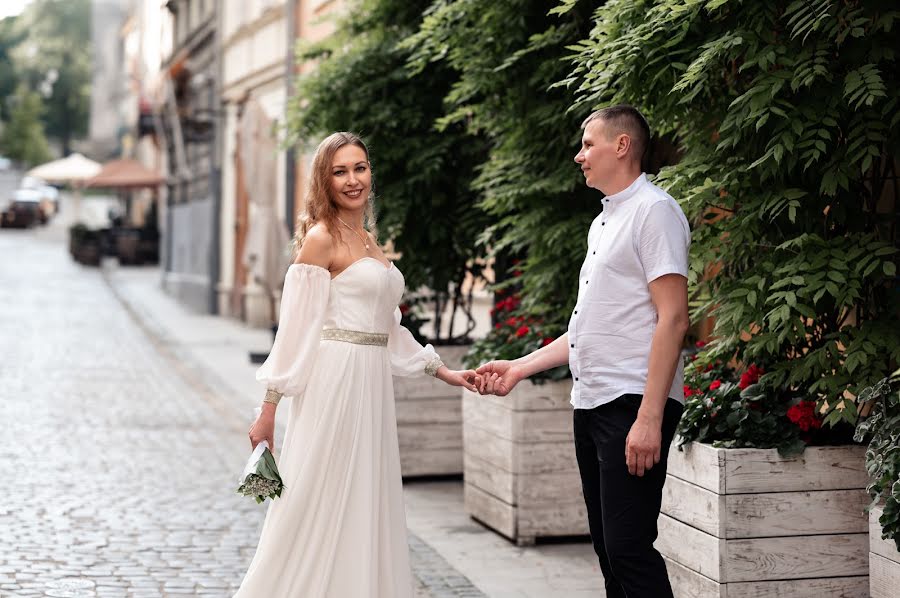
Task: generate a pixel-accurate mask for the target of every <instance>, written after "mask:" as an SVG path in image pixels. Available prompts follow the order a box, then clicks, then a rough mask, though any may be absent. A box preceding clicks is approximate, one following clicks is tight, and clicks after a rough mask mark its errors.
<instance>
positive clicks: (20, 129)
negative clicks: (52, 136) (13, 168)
mask: <svg viewBox="0 0 900 598" xmlns="http://www.w3.org/2000/svg"><path fill="white" fill-rule="evenodd" d="M10 103H11V109H12V114H11V115H10V119H9V122H8V123H6V125H5V126H4V127H3V133H2V134H0V153H2V154H3V155H5V156H6V157H7V158H10V159H11V160H16V161H17V162H21V163H23V164H25V165H27V166H35V165H37V164H41V163H43V162H46V161H47V160H49V159H50V149H49V148H48V147H47V138H46V137H44V127H43V125H42V124H41V112H42V111H43V107H42V105H41V96H39V95H38V94H37V93H36V92H33V91H28V89H27V88H25V86H24V85H20V86H19V88H18V89H17V90H16V94H15V96H13V98H12V100H11V102H10Z"/></svg>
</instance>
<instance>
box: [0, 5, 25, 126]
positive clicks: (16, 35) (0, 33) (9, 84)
mask: <svg viewBox="0 0 900 598" xmlns="http://www.w3.org/2000/svg"><path fill="white" fill-rule="evenodd" d="M23 39H25V34H24V33H23V32H22V31H19V28H18V27H16V17H6V18H5V19H3V20H0V121H4V122H5V121H8V120H9V118H10V116H11V115H12V106H10V104H9V102H8V101H7V100H8V99H9V98H11V97H12V96H13V95H14V94H15V92H16V88H17V87H18V86H19V74H18V73H17V72H16V67H15V64H14V63H13V59H12V49H13V48H15V47H16V46H17V45H19V44H20V43H21V42H22V40H23Z"/></svg>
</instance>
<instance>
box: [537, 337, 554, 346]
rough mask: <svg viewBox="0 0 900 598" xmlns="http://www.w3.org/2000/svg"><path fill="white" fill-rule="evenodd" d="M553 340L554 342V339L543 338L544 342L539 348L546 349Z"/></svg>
mask: <svg viewBox="0 0 900 598" xmlns="http://www.w3.org/2000/svg"><path fill="white" fill-rule="evenodd" d="M555 340H556V339H555V338H545V339H544V340H542V341H541V346H542V347H546V346H547V345H549V344H550V343H552V342H553V341H555Z"/></svg>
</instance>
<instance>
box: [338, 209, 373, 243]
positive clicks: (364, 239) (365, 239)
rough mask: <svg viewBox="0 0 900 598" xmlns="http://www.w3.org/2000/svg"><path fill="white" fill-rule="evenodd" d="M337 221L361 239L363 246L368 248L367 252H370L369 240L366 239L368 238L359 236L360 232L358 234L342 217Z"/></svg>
mask: <svg viewBox="0 0 900 598" xmlns="http://www.w3.org/2000/svg"><path fill="white" fill-rule="evenodd" d="M337 219H338V220H340V221H341V224H343V225H344V226H346V227H347V228H349V229H350V232H352V233H353V234H354V235H356V236H357V237H359V240H360V241H362V243H363V245H365V246H366V251H368V250H369V239H368V238H366V237H363V236H362V235H361V234H359V233H358V232H356V229H354V228H353V227H352V226H350V225H349V224H347V223H346V222H344V219H343V218H341V217H340V216H338V217H337Z"/></svg>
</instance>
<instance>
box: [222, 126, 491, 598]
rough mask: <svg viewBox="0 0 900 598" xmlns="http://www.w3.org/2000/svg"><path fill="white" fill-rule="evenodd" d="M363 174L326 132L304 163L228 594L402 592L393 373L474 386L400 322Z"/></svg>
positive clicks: (468, 374)
mask: <svg viewBox="0 0 900 598" xmlns="http://www.w3.org/2000/svg"><path fill="white" fill-rule="evenodd" d="M371 189H372V174H371V166H370V164H369V154H368V150H367V149H366V146H365V144H364V143H363V142H362V140H360V139H359V138H358V137H357V136H355V135H353V134H350V133H334V134H333V135H330V136H329V137H327V138H326V139H325V140H324V141H322V143H321V144H320V145H319V147H318V149H317V150H316V155H315V157H314V158H313V165H312V172H311V183H310V187H309V191H308V193H307V197H306V205H305V213H304V215H303V216H302V217H301V219H300V223H299V226H298V230H297V242H298V246H299V251H298V254H297V257H296V260H295V262H294V264H293V265H291V267H290V268H289V269H288V272H287V276H286V277H285V282H284V291H283V294H282V300H281V316H280V322H279V326H278V334H277V336H276V338H275V343H274V346H273V347H272V351H271V353H270V355H269V358H268V359H267V360H266V362H265V364H263V366H262V367H261V368H260V369H259V371H258V372H257V374H256V378H257V380H259V381H261V382H264V383H265V384H266V385H267V388H268V391H267V392H266V398H265V399H264V401H263V409H262V413H261V414H260V416H259V418H258V419H257V420H256V422H254V424H253V426H252V427H251V428H250V442H251V444H252V445H253V446H254V447H255V446H256V444H257V443H259V442H261V441H263V440H267V441H268V442H269V446H275V444H274V442H273V435H274V428H275V409H276V406H277V405H278V402H279V400H280V399H281V397H282V396H284V397H287V399H286V400H285V403H286V404H288V422H287V429H286V434H285V439H284V445H283V446H282V449H281V452H280V455H279V456H278V467H279V470H280V472H281V477H282V479H283V481H284V492H283V493H282V495H281V497H280V498H277V499H275V500H274V501H273V502H272V503H271V505H270V506H269V510H268V512H267V513H266V519H265V523H264V525H263V530H262V536H261V538H260V541H259V545H258V546H257V549H256V554H255V556H254V557H253V561H252V562H251V563H250V568H249V570H248V571H247V574H246V576H245V577H244V581H243V583H242V584H241V587H240V588H239V589H238V592H237V594H235V596H236V598H301V597H302V598H406V597H411V596H412V594H413V583H412V574H411V571H410V567H409V548H408V544H407V532H406V517H405V513H404V507H403V494H402V486H401V480H400V454H399V450H398V447H397V423H396V419H395V415H394V391H393V385H392V380H391V376H392V375H397V376H413V375H419V374H430V375H432V376H436V377H437V378H439V379H441V380H443V381H444V382H446V383H447V384H452V385H454V386H465V387H466V388H468V389H470V390H473V391H474V390H475V388H476V387H475V384H476V383H477V381H478V380H477V376H476V375H475V372H473V371H471V370H469V371H453V370H450V369H448V368H447V367H446V366H444V365H443V363H441V361H440V358H439V357H438V355H437V354H436V353H435V351H434V349H433V348H432V346H431V345H426V346H424V347H423V346H421V345H420V344H419V343H417V342H416V340H415V339H414V338H413V336H412V334H410V332H409V331H408V330H406V329H405V328H403V327H402V326H400V310H399V308H398V304H399V302H400V299H401V297H402V295H403V290H404V281H403V275H402V274H401V273H400V271H399V270H397V268H396V267H394V265H393V264H392V263H389V262H388V261H387V260H386V258H385V257H384V254H383V253H382V251H381V249H380V248H379V247H378V244H377V243H376V242H375V238H374V237H373V236H372V235H371V234H370V233H369V232H367V231H366V230H365V228H364V221H365V219H366V218H369V219H370V221H371V215H372V209H371V202H370V198H369V195H370V192H371Z"/></svg>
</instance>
